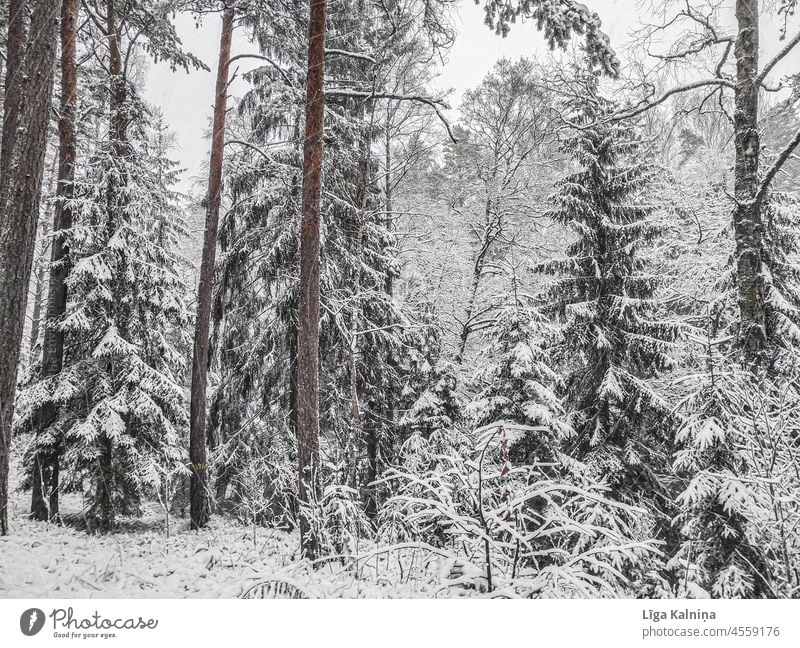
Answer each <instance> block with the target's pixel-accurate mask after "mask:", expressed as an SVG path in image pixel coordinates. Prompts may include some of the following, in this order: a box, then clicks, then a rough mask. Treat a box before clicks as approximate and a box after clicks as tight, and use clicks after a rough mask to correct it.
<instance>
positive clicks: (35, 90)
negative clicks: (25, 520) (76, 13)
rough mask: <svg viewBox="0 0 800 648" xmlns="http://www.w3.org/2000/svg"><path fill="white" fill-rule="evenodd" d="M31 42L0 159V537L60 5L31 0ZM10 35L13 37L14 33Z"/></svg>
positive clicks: (17, 73)
mask: <svg viewBox="0 0 800 648" xmlns="http://www.w3.org/2000/svg"><path fill="white" fill-rule="evenodd" d="M31 8H32V11H31V22H30V33H31V39H30V43H29V44H28V46H27V49H26V50H25V53H24V56H23V58H22V60H20V61H18V62H17V63H15V64H14V65H15V66H16V67H12V66H9V72H10V74H9V75H8V86H7V87H6V96H5V102H4V104H5V105H4V115H5V116H6V118H7V119H8V118H9V116H11V118H12V119H13V120H14V122H13V124H14V126H15V128H13V130H11V129H7V128H6V126H8V124H7V123H6V124H4V131H3V140H4V141H3V149H2V160H0V535H4V534H6V533H8V453H9V445H10V440H11V438H10V437H11V420H12V418H13V415H14V392H15V388H16V379H17V365H18V364H19V353H20V346H21V343H22V331H23V324H24V318H25V309H26V307H27V298H28V284H29V282H30V277H31V266H32V262H33V251H34V247H35V243H36V223H37V220H38V214H39V200H40V196H41V192H40V190H41V183H42V172H43V170H44V159H45V149H46V146H47V123H48V119H49V113H50V101H51V96H52V92H53V71H54V67H55V54H56V39H55V36H56V26H57V24H58V22H57V18H58V6H57V5H56V3H54V2H52V0H35V1H34V2H32V3H31ZM12 35H13V34H12Z"/></svg>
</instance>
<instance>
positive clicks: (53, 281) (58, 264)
mask: <svg viewBox="0 0 800 648" xmlns="http://www.w3.org/2000/svg"><path fill="white" fill-rule="evenodd" d="M79 9H80V0H63V2H62V4H61V101H60V105H59V116H58V184H57V185H56V206H55V211H54V213H53V234H54V236H53V242H52V248H51V250H50V288H49V291H48V293H47V313H46V316H45V329H44V341H43V342H42V378H43V379H47V378H49V377H52V376H56V375H58V374H59V373H61V369H62V367H63V365H64V333H63V332H62V331H61V330H59V329H58V327H57V326H56V325H55V324H56V322H58V321H59V320H60V319H61V318H62V317H63V316H64V313H65V312H66V310H67V285H66V279H67V275H68V274H69V271H70V268H69V246H68V243H67V241H66V239H65V237H64V232H66V231H67V230H69V229H70V228H71V227H72V222H73V219H74V215H73V210H72V206H71V205H70V204H69V201H70V200H71V199H72V198H73V196H74V193H75V190H74V181H75V159H76V134H75V114H76V107H77V101H78V70H77V63H76V52H77V33H78V11H79ZM55 417H56V408H55V405H54V404H53V403H51V402H48V403H46V404H45V405H44V406H43V407H42V411H41V412H40V413H39V420H38V429H37V435H42V434H43V433H44V431H45V430H46V429H47V428H48V427H50V425H52V423H53V421H54V420H55ZM34 447H35V448H37V449H38V446H37V445H35V446H34ZM56 447H57V446H56ZM42 461H46V463H47V464H48V465H49V468H50V475H49V479H48V480H47V482H46V484H45V488H44V489H42V492H38V493H37V489H34V491H33V495H32V501H31V517H33V518H35V519H38V520H42V519H46V517H47V516H48V512H47V509H46V507H45V504H44V499H43V495H44V491H49V499H50V511H49V517H50V519H54V518H57V517H58V483H57V481H58V462H59V457H58V452H57V450H56V448H53V451H52V453H51V454H50V456H48V457H46V458H41V459H40V458H39V456H38V452H37V454H35V455H34V462H35V464H34V465H35V466H40V464H41V462H42Z"/></svg>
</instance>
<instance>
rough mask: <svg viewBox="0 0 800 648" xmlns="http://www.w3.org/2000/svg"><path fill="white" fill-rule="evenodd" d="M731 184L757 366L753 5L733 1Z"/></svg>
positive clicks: (746, 351) (747, 333) (743, 327)
mask: <svg viewBox="0 0 800 648" xmlns="http://www.w3.org/2000/svg"><path fill="white" fill-rule="evenodd" d="M736 20H737V22H738V25H739V31H738V35H737V38H736V48H735V56H736V90H735V112H734V132H735V148H736V163H735V172H734V175H735V179H734V195H735V197H736V201H737V205H736V207H735V209H734V214H733V227H734V236H735V239H736V283H737V290H738V302H739V316H740V330H739V343H740V345H741V347H742V352H743V355H744V360H745V362H746V363H747V364H748V365H751V366H752V365H758V364H759V363H760V362H761V361H762V360H763V357H764V352H765V346H766V339H767V334H766V321H765V316H764V274H763V269H762V249H763V234H764V227H763V223H762V221H761V214H760V209H759V205H758V204H757V203H756V202H755V201H754V197H755V195H756V192H757V189H758V157H759V146H760V144H759V134H758V85H759V84H758V82H757V77H758V37H759V32H758V0H736Z"/></svg>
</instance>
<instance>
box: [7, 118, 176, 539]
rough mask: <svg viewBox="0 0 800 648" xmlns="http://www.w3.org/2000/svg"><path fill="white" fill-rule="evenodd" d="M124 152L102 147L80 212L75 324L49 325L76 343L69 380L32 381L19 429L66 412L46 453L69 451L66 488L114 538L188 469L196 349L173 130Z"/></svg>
mask: <svg viewBox="0 0 800 648" xmlns="http://www.w3.org/2000/svg"><path fill="white" fill-rule="evenodd" d="M113 147H114V142H110V141H108V140H103V141H100V142H97V143H96V145H95V152H94V154H93V155H92V160H91V164H90V165H89V167H88V169H87V171H86V173H85V175H83V176H81V177H80V178H79V179H78V180H77V181H76V188H75V197H74V199H72V201H71V202H72V207H73V209H74V210H75V213H76V223H75V226H74V227H73V228H72V230H71V231H70V233H69V237H70V238H69V245H70V257H71V258H70V262H71V264H72V269H71V272H70V275H69V279H68V281H67V286H68V290H69V301H68V305H67V312H66V314H65V316H64V318H63V320H62V321H60V322H50V323H48V325H49V326H58V327H60V328H61V329H62V330H63V331H64V332H65V334H66V342H65V354H64V355H65V358H64V369H63V370H62V371H61V373H60V374H58V375H57V376H55V377H53V378H49V379H46V380H38V379H37V377H36V376H35V375H33V376H32V377H31V380H30V381H29V383H28V384H27V386H26V387H25V388H24V390H23V391H22V392H21V394H20V408H19V419H18V425H19V427H20V428H28V429H30V428H32V427H34V426H36V425H37V424H38V420H37V415H38V412H39V411H40V408H41V407H42V406H43V405H45V404H47V403H51V404H52V405H54V406H55V408H56V412H57V415H56V418H55V420H54V421H53V422H52V424H51V425H49V426H48V427H47V429H46V430H44V433H43V434H39V435H37V437H36V443H37V444H38V445H39V449H41V450H43V451H44V454H45V456H46V455H47V453H48V452H49V451H52V449H53V447H54V446H58V447H59V448H60V453H61V454H62V457H63V460H62V466H61V472H62V475H63V477H62V482H61V488H62V489H63V490H67V491H68V490H72V489H78V490H81V491H82V492H84V494H85V496H86V497H87V501H88V502H89V505H90V507H91V512H92V513H93V514H94V515H96V516H97V518H98V519H99V522H100V524H101V525H103V526H104V527H112V526H113V523H114V517H115V515H116V514H117V513H119V512H130V511H135V510H137V508H138V506H139V504H140V502H141V501H142V499H144V498H150V497H155V496H158V495H159V494H160V493H162V492H163V490H164V488H165V485H166V484H167V483H168V481H170V480H171V479H172V478H173V477H174V476H175V475H176V474H178V473H180V472H181V470H182V469H183V459H184V456H185V450H184V448H183V445H184V443H183V442H184V433H185V428H186V424H187V412H186V395H185V392H184V389H185V379H186V353H187V350H188V348H189V345H188V337H187V335H188V333H187V325H188V312H187V302H186V299H187V294H188V292H189V289H188V286H187V284H186V280H185V276H186V266H187V263H188V262H187V260H186V259H185V258H184V256H183V255H182V252H181V249H182V247H183V245H184V243H185V241H186V236H187V230H186V224H185V221H184V218H183V215H182V204H181V201H182V197H181V196H180V195H179V194H178V193H176V191H175V189H174V186H175V183H176V180H177V173H178V172H179V171H178V170H177V169H176V168H175V165H174V163H173V162H172V161H170V159H169V157H168V155H169V150H168V141H167V140H166V139H165V132H164V129H163V125H162V124H161V123H160V122H157V121H156V123H155V125H154V127H153V128H140V129H137V130H136V132H135V137H134V138H131V140H130V141H129V142H128V146H127V154H126V155H125V156H124V157H122V158H120V157H119V156H118V155H116V154H115V152H114V151H112V148H113ZM110 187H114V193H113V198H112V194H110V190H109V188H110Z"/></svg>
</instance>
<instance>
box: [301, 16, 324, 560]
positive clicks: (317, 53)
mask: <svg viewBox="0 0 800 648" xmlns="http://www.w3.org/2000/svg"><path fill="white" fill-rule="evenodd" d="M326 14H327V2H326V0H311V6H310V12H309V24H308V75H307V77H306V133H305V144H304V146H303V172H304V173H303V206H302V220H301V222H300V295H299V304H298V333H297V396H298V403H297V460H298V494H299V498H300V502H299V504H300V515H299V518H300V537H301V540H300V544H301V551H302V554H303V555H304V556H305V557H307V558H309V559H311V560H313V559H314V558H316V557H317V555H318V554H319V539H318V538H317V535H316V533H315V531H314V525H313V524H312V520H311V516H312V515H313V510H314V509H315V507H316V504H317V501H318V500H319V490H320V481H319V265H320V259H319V254H320V238H319V224H320V196H321V191H322V160H323V144H322V136H323V127H324V119H325V96H324V81H325V28H326V24H325V22H326Z"/></svg>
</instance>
